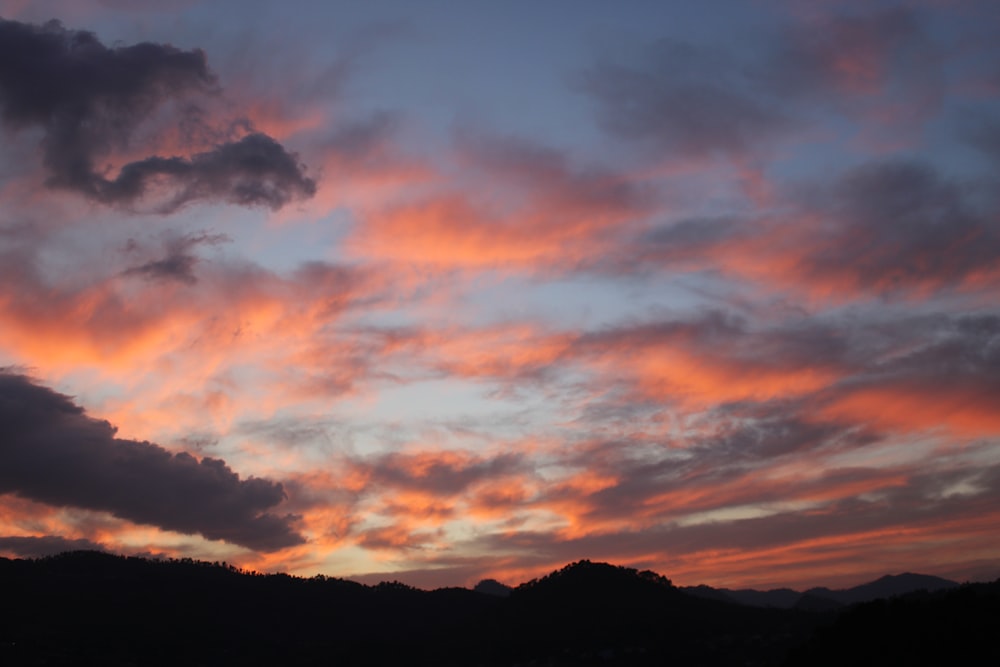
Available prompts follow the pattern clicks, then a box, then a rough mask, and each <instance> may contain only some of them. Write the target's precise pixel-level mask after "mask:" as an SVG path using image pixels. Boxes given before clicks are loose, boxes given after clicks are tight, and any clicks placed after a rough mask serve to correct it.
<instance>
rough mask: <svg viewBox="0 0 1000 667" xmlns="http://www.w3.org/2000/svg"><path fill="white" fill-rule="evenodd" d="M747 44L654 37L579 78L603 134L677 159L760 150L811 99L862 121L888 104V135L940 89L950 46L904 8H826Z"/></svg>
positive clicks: (919, 117)
mask: <svg viewBox="0 0 1000 667" xmlns="http://www.w3.org/2000/svg"><path fill="white" fill-rule="evenodd" d="M744 42H745V45H742V46H741V44H740V43H739V41H737V42H736V43H734V44H733V45H731V48H723V47H719V46H705V45H700V44H698V45H696V44H691V43H686V42H679V41H676V40H668V39H664V40H660V41H658V42H656V43H655V44H653V45H651V46H650V47H649V48H647V49H645V50H644V51H643V52H642V53H641V54H640V55H639V56H638V57H635V56H633V57H629V58H613V57H604V58H602V59H600V60H598V61H597V62H596V64H594V65H593V66H591V67H590V68H589V69H587V70H586V71H585V72H584V73H583V74H582V76H581V77H580V79H579V85H580V88H581V89H582V90H583V91H584V92H585V93H588V94H589V95H590V96H592V97H593V99H594V100H595V101H596V103H597V113H598V120H599V122H600V123H601V125H602V126H603V127H604V129H605V130H607V131H608V132H609V133H611V134H612V135H614V136H617V137H619V138H622V139H626V140H630V141H635V142H636V143H640V142H641V143H642V144H643V145H648V146H650V147H653V148H655V149H656V150H657V152H658V155H660V156H661V157H667V158H682V159H683V158H703V157H713V156H722V157H729V158H738V159H746V158H753V157H759V156H760V154H761V153H762V152H765V151H768V150H770V149H773V148H774V144H775V142H776V141H779V140H781V139H783V138H785V137H786V136H788V135H789V134H790V133H791V132H794V131H796V130H798V129H799V128H804V127H806V126H807V124H808V123H809V122H810V119H812V118H814V117H815V114H816V109H815V106H812V107H810V106H809V105H815V103H817V102H819V103H821V104H823V105H824V112H834V113H837V114H839V115H842V116H843V117H846V118H848V119H851V120H860V121H863V123H864V124H866V125H867V124H870V123H871V121H872V118H873V117H874V116H875V115H883V116H888V115H889V114H888V113H882V114H878V113H876V114H873V113H872V112H873V111H876V112H878V111H892V114H891V115H892V118H893V122H892V123H891V124H889V123H884V124H883V125H882V127H881V129H882V134H885V133H887V132H888V131H890V130H891V131H895V130H898V129H900V128H906V129H912V128H915V127H918V126H919V125H920V124H921V123H924V122H925V121H927V120H929V119H930V118H931V117H932V116H933V112H935V111H937V110H939V109H940V107H941V104H942V102H943V100H944V97H945V91H946V85H945V78H944V74H943V65H944V63H945V59H946V55H947V54H946V53H945V52H944V51H943V49H942V48H940V47H939V46H938V45H937V44H936V43H935V42H934V40H933V39H931V37H930V36H929V31H927V30H925V28H924V21H923V20H922V17H921V15H920V13H919V12H917V11H914V10H911V9H907V8H902V7H896V8H889V9H885V8H876V9H874V10H871V11H858V12H840V11H837V12H833V13H829V12H827V13H824V14H823V15H822V18H819V19H813V20H805V21H792V22H789V23H787V24H785V25H783V26H780V27H779V28H778V29H776V30H774V31H772V32H771V33H770V34H763V35H762V34H757V35H754V36H752V38H751V39H749V40H744ZM901 110H905V111H902V112H901ZM867 139H870V140H874V139H875V137H867ZM664 152H665V153H666V155H664Z"/></svg>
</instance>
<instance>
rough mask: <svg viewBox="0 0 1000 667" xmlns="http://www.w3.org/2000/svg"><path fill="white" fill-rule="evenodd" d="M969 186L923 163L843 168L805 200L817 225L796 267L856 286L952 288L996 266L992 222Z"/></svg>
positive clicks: (997, 244)
mask: <svg viewBox="0 0 1000 667" xmlns="http://www.w3.org/2000/svg"><path fill="white" fill-rule="evenodd" d="M973 194H974V193H972V192H971V191H970V190H969V189H967V188H965V187H963V186H962V185H961V184H960V183H957V182H953V181H951V180H949V179H947V178H945V177H944V176H942V175H941V174H940V173H939V172H938V171H937V170H936V169H934V168H932V167H930V166H929V165H926V164H923V163H918V162H911V161H901V160H892V161H882V162H872V163H868V164H865V165H862V166H860V167H857V168H855V169H853V170H851V171H849V172H847V173H846V174H845V175H844V176H843V177H842V178H841V179H840V180H839V181H838V182H837V183H836V184H835V185H834V186H833V187H832V188H830V189H828V190H826V191H825V192H821V193H819V194H818V195H817V196H815V198H814V199H813V200H812V201H808V202H807V203H806V204H805V206H806V208H807V209H811V210H812V212H813V213H814V214H815V215H817V216H821V217H822V218H825V219H826V220H828V221H829V222H830V223H833V224H827V225H824V226H823V227H821V228H820V229H818V230H817V232H818V235H819V239H817V240H816V241H819V240H821V242H815V243H814V244H812V247H811V248H809V249H808V250H807V253H806V254H805V256H804V257H803V258H802V261H801V266H800V269H801V272H802V273H803V274H804V275H805V276H808V277H809V278H812V279H814V280H817V281H820V282H822V281H824V280H829V279H831V278H832V279H834V280H840V281H848V282H850V283H853V287H855V288H857V289H861V290H864V291H869V290H871V291H877V292H892V291H895V290H899V289H906V288H914V287H916V288H919V287H927V286H931V287H945V286H957V285H961V284H962V283H963V282H965V281H967V280H969V279H971V278H973V277H975V276H976V275H977V274H980V275H986V274H989V273H995V272H996V258H997V257H998V256H1000V225H998V223H997V221H996V217H995V214H994V215H991V214H990V213H989V212H988V211H983V210H980V207H979V206H977V205H976V203H975V197H974V196H972V195H973Z"/></svg>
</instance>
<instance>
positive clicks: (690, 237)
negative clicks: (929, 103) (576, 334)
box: [603, 159, 1000, 301]
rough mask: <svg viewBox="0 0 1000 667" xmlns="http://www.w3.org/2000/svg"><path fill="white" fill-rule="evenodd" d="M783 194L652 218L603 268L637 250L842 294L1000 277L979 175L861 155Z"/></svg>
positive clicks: (992, 222) (798, 288)
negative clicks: (778, 204)
mask: <svg viewBox="0 0 1000 667" xmlns="http://www.w3.org/2000/svg"><path fill="white" fill-rule="evenodd" d="M984 195H985V196H984ZM782 204H783V206H784V207H785V209H786V212H784V213H776V214H773V215H770V216H764V215H752V214H751V215H748V216H746V217H743V218H740V217H739V216H732V217H714V218H713V217H706V218H681V219H679V220H676V221H674V222H670V223H667V224H663V225H660V226H658V227H656V228H654V229H652V230H650V231H647V232H644V233H643V234H641V235H640V236H639V237H638V238H637V239H636V241H635V242H634V245H632V247H631V250H630V251H629V254H625V255H623V256H620V257H611V258H610V259H609V260H607V262H606V263H605V264H604V267H603V268H604V269H606V270H610V271H613V272H621V271H625V272H627V271H630V270H631V267H633V266H634V264H635V263H636V262H637V261H638V262H641V263H642V265H643V266H648V267H650V268H657V269H659V270H661V271H663V270H665V271H706V272H708V271H714V272H719V273H722V274H724V275H728V276H730V277H741V278H749V279H753V280H755V281H758V282H759V283H760V284H763V285H767V286H772V287H778V288H782V289H786V290H789V291H791V292H799V293H805V294H807V295H814V296H818V297H833V298H834V299H836V300H841V301H847V300H865V299H870V298H871V297H873V296H878V297H895V298H904V299H912V298H916V297H918V296H922V295H928V294H932V293H935V292H943V291H945V290H956V289H957V290H966V291H977V290H982V289H986V288H989V287H990V286H993V285H995V284H996V282H997V280H998V279H1000V270H998V268H997V266H996V262H995V261H993V260H994V258H995V257H996V256H997V254H998V253H1000V226H998V224H997V222H996V211H995V204H993V203H991V202H990V197H989V195H988V194H986V193H984V192H983V188H982V187H979V186H977V185H976V184H975V183H971V182H964V181H962V180H958V179H953V178H949V177H947V176H946V175H945V174H944V173H942V172H941V170H939V169H938V168H936V167H934V166H933V165H931V164H928V163H926V162H924V161H919V160H907V159H884V160H872V161H868V162H865V163H862V164H860V165H858V166H855V167H852V168H850V169H847V170H846V171H844V172H843V173H841V174H839V175H838V177H836V178H834V179H832V180H829V181H825V182H822V183H817V182H813V183H808V184H800V185H798V186H797V187H787V188H785V190H784V192H783V193H782ZM636 257H638V258H639V259H636Z"/></svg>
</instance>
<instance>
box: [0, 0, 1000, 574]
mask: <svg viewBox="0 0 1000 667" xmlns="http://www.w3.org/2000/svg"><path fill="white" fill-rule="evenodd" d="M997 26H1000V3H995V2H988V1H986V0H960V1H959V2H955V3H947V4H943V3H938V2H934V1H932V0H919V1H917V2H903V1H902V0H875V1H873V2H868V3H863V6H862V5H859V3H851V2H838V1H836V0H833V1H830V2H824V3H809V2H801V1H800V0H756V1H755V2H744V1H742V0H726V1H720V2H719V3H713V4H712V6H711V7H708V6H707V5H706V6H693V5H692V4H691V3H687V2H679V1H672V2H656V1H653V0H631V2H629V3H626V5H625V6H618V7H612V6H611V5H609V4H608V3H605V2H598V1H596V0H586V1H580V2H572V3H568V2H563V1H561V0H556V1H554V2H551V3H545V4H543V5H539V4H538V3H528V2H513V3H503V4H491V3H490V4H488V3H482V5H477V6H473V5H472V4H469V3H462V2H454V1H448V0H434V1H431V2H427V3H423V4H422V5H421V6H420V8H419V10H418V9H415V8H414V7H413V5H412V4H411V3H408V2H405V1H404V0H385V1H384V2H380V3H349V2H334V3H327V4H323V5H322V6H316V5H314V4H312V3H309V4H307V5H303V6H301V7H297V8H296V9H295V11H292V10H290V9H289V7H288V6H287V5H286V4H283V3H277V2H273V0H252V2H251V3H249V4H248V3H246V2H239V3H238V2H235V0H220V1H213V2H207V1H205V0H181V1H180V2H170V3H160V2H154V1H152V0H148V1H146V0H142V1H139V2H129V3H122V2H112V1H109V0H81V2H75V3H73V4H72V6H71V7H68V6H65V3H59V2H54V1H52V0H40V1H38V2H22V1H21V0H0V137H2V138H3V141H4V142H5V147H6V148H5V152H4V154H3V155H0V555H8V556H9V555H12V554H13V555H17V554H33V553H51V552H53V551H59V550H66V549H73V548H93V549H97V550H106V551H110V552H120V553H133V554H151V555H152V554H157V555H162V556H164V557H170V558H194V559H196V560H204V561H209V562H212V561H225V562H228V563H232V564H234V565H236V566H238V567H241V568H244V569H249V570H256V571H260V572H272V571H282V572H287V573H289V574H295V575H299V576H312V575H314V574H320V573H321V574H324V575H326V576H335V577H341V578H352V579H355V580H357V578H369V577H391V578H393V579H397V580H400V581H403V582H404V583H408V584H410V585H416V586H417V587H421V588H423V587H424V586H423V585H420V583H419V582H424V583H426V582H438V581H441V582H446V581H448V582H452V583H450V584H447V585H465V586H471V585H474V583H475V582H476V581H479V580H482V579H486V578H493V579H496V580H498V581H501V582H505V583H506V582H508V581H521V582H523V581H527V580H529V579H531V578H534V577H536V576H540V575H541V574H545V573H548V572H551V571H553V570H555V569H557V568H558V567H561V566H562V565H563V564H565V563H570V562H576V561H579V560H581V559H589V560H592V561H597V562H614V563H622V564H625V565H626V566H627V567H634V568H636V569H639V570H644V569H649V570H653V571H655V572H659V573H662V574H664V575H665V576H667V577H669V578H670V579H671V580H673V581H674V582H675V584H678V585H698V584H706V585H712V586H714V587H717V588H758V589H761V588H762V587H763V588H782V587H788V588H793V589H797V588H798V587H799V586H801V585H802V584H804V583H806V582H817V579H823V581H820V582H817V583H812V584H811V585H810V586H809V587H812V586H819V585H824V586H828V587H831V588H834V587H845V586H843V585H842V584H841V583H838V582H855V583H854V584H852V585H858V584H860V583H865V582H867V581H870V580H872V579H874V578H877V577H878V576H881V574H885V573H887V572H907V571H909V572H920V573H926V574H932V575H934V576H942V577H944V578H947V579H951V580H954V581H966V580H970V581H971V580H984V579H985V580H992V579H995V578H996V577H997V576H1000V534H998V532H997V530H996V527H997V526H998V525H1000V262H998V259H1000V188H998V187H997V184H998V183H1000V46H998V45H997V43H996V39H995V34H994V33H995V32H996V27H997ZM878 573H881V574H878ZM411 582H418V583H411ZM470 582H471V583H470ZM683 582H692V583H683Z"/></svg>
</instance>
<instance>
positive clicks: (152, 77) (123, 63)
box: [0, 19, 316, 213]
mask: <svg viewBox="0 0 1000 667" xmlns="http://www.w3.org/2000/svg"><path fill="white" fill-rule="evenodd" d="M215 85H216V84H215V79H214V76H213V75H212V74H211V72H210V71H209V69H208V64H207V62H206V59H205V54H204V52H202V51H200V50H193V51H183V50H180V49H177V48H176V47H173V46H170V45H166V44H152V43H141V44H135V45H132V46H117V47H114V48H108V47H106V46H104V45H103V44H101V42H100V41H99V40H98V39H97V37H96V36H95V35H94V34H93V33H89V32H83V31H75V30H68V29H66V28H64V27H63V26H62V25H61V24H60V23H59V22H57V21H50V22H49V23H46V24H44V25H42V26H36V25H31V24H26V23H20V22H18V21H8V20H3V19H0V119H2V120H3V123H4V124H5V125H6V126H7V127H8V129H10V130H14V131H16V130H21V129H25V128H29V127H40V128H41V129H42V131H43V137H42V148H43V153H44V160H43V161H44V165H45V167H46V168H47V169H48V171H49V178H48V181H47V182H48V185H50V186H52V187H56V188H64V189H68V190H73V191H75V192H78V193H80V194H83V195H84V196H86V197H88V198H90V199H92V200H94V201H98V202H101V203H105V204H115V205H122V206H132V205H135V204H138V203H140V202H141V200H143V198H144V197H147V196H148V195H149V194H150V191H151V190H153V189H155V188H162V187H163V186H164V184H165V185H166V186H167V187H168V188H169V189H170V193H169V194H168V195H167V196H166V197H165V199H164V201H162V202H161V203H159V204H158V205H156V206H155V209H156V210H158V211H160V212H163V213H169V212H172V211H175V210H176V209H178V208H179V207H181V206H183V205H185V204H187V203H190V202H193V201H198V200H203V201H223V202H228V203H234V204H239V205H245V206H266V207H268V208H271V209H278V208H280V207H282V206H284V205H285V204H287V203H288V202H289V201H291V200H293V199H298V198H308V197H311V196H312V195H313V194H315V191H316V184H315V182H314V181H313V180H312V179H310V178H308V177H307V176H306V175H305V173H304V171H303V167H302V166H301V165H300V164H299V163H298V161H297V159H296V157H295V156H294V155H293V154H291V153H289V152H288V151H286V150H285V148H284V147H283V146H282V145H281V144H279V143H278V142H276V141H275V140H274V139H272V138H270V137H268V136H267V135H264V134H260V133H254V132H251V133H249V134H247V135H246V136H243V137H242V138H239V139H237V140H226V141H223V142H221V143H217V144H216V145H215V146H214V147H213V148H212V149H211V150H209V151H205V152H199V153H195V154H194V155H192V156H191V157H179V156H172V157H162V156H159V155H150V156H147V157H145V158H142V159H139V160H134V161H131V162H127V163H125V164H123V165H121V167H120V169H119V172H118V174H117V176H115V177H113V178H109V177H108V175H107V170H106V169H105V168H104V167H103V165H101V164H100V162H101V161H102V160H105V159H107V158H109V157H110V156H113V155H114V154H115V153H116V152H121V151H123V150H125V149H127V148H130V145H131V143H132V142H133V140H134V138H135V135H136V130H137V128H138V127H139V126H140V125H141V124H142V123H143V122H144V121H147V120H149V119H150V118H151V117H152V116H153V115H154V114H155V112H157V111H158V110H159V109H160V108H161V107H163V106H165V105H167V104H168V103H173V104H174V105H175V106H176V107H177V108H176V109H174V110H173V111H174V113H175V114H178V115H180V116H181V118H182V122H183V121H187V122H191V123H195V124H198V123H200V122H202V121H201V120H200V110H199V109H198V107H197V106H195V105H194V104H192V103H190V102H188V101H187V100H185V97H186V96H187V95H189V94H193V93H208V92H210V91H212V90H214V88H215Z"/></svg>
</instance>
